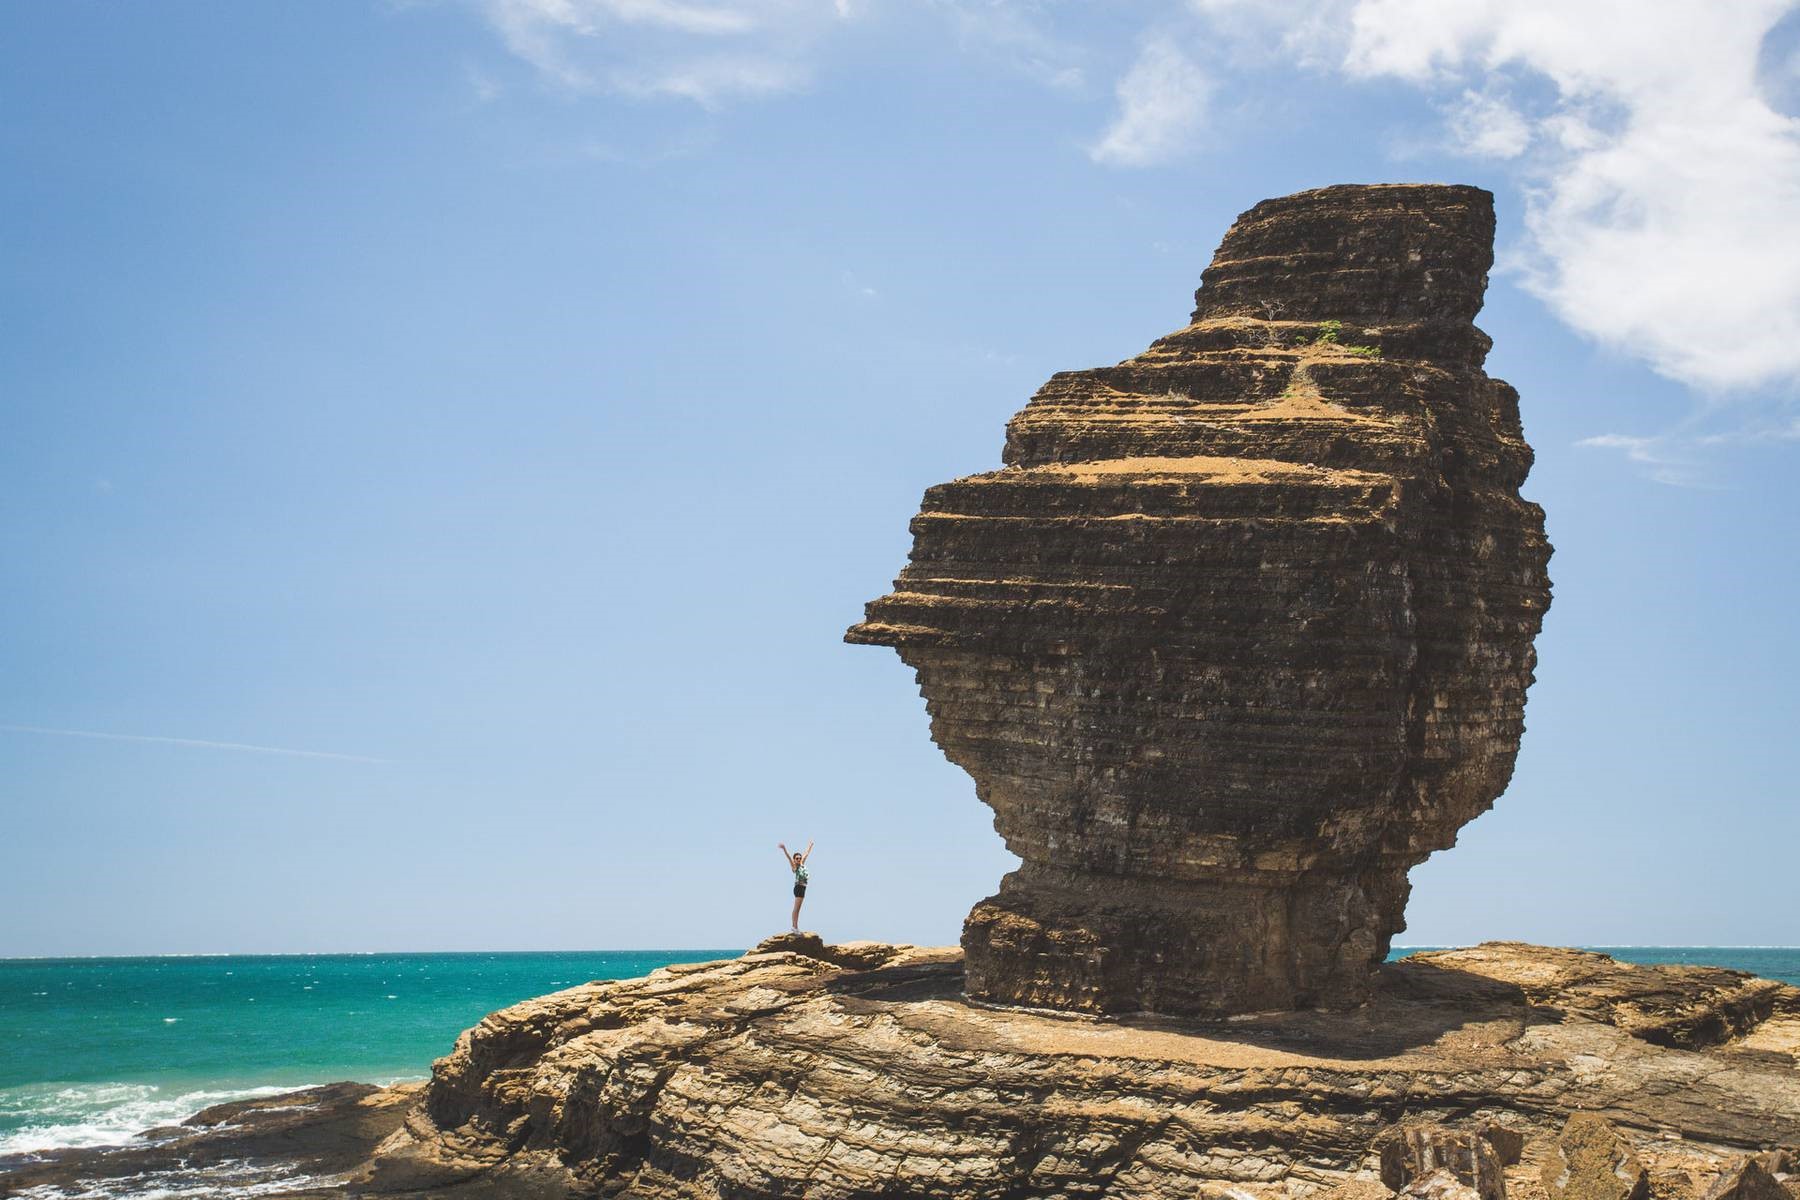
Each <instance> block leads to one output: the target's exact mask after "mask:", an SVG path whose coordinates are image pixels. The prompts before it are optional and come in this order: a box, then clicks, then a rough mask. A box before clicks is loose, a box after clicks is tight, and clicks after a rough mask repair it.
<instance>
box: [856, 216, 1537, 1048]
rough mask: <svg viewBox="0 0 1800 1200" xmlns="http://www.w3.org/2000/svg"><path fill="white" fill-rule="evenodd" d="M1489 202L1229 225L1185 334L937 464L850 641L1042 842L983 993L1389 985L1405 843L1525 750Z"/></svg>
mask: <svg viewBox="0 0 1800 1200" xmlns="http://www.w3.org/2000/svg"><path fill="white" fill-rule="evenodd" d="M1493 230H1494V216H1493V206H1492V197H1491V196H1489V195H1488V193H1486V192H1484V191H1481V190H1479V189H1476V188H1470V187H1449V186H1435V185H1433V186H1425V185H1404V186H1399V185H1396V186H1366V187H1365V186H1346V187H1332V188H1324V189H1320V190H1317V191H1311V192H1303V193H1300V194H1298V195H1295V196H1289V197H1285V198H1283V199H1279V200H1270V201H1266V202H1264V203H1262V204H1259V205H1257V206H1256V207H1255V208H1253V209H1251V210H1250V211H1249V212H1248V213H1245V214H1244V215H1243V216H1242V217H1240V218H1239V219H1238V221H1237V222H1236V224H1234V225H1233V226H1232V228H1231V230H1230V232H1229V233H1228V234H1227V235H1226V237H1225V240H1224V242H1223V243H1222V245H1221V246H1220V248H1219V252H1218V254H1217V256H1216V257H1215V258H1214V260H1213V263H1212V265H1211V266H1210V267H1209V268H1208V269H1207V270H1206V272H1205V273H1204V275H1203V276H1202V286H1201V288H1200V290H1199V292H1198V293H1197V294H1196V301H1197V308H1196V309H1195V312H1194V314H1193V319H1192V322H1191V323H1190V324H1189V325H1188V326H1187V327H1186V328H1184V329H1182V330H1179V331H1178V332H1176V333H1173V334H1170V335H1169V336H1167V337H1164V338H1162V339H1160V340H1158V341H1157V342H1156V343H1155V344H1153V345H1152V346H1151V347H1150V349H1149V350H1147V351H1146V352H1145V353H1143V354H1141V355H1139V356H1138V357H1136V358H1133V359H1130V360H1128V361H1126V362H1123V363H1120V364H1119V365H1117V366H1114V367H1103V368H1096V369H1092V370H1086V371H1074V372H1066V373H1062V374H1058V375H1056V376H1055V377H1054V378H1052V379H1051V380H1050V382H1049V383H1047V384H1045V385H1044V387H1043V388H1041V389H1040V390H1039V391H1038V393H1037V395H1036V396H1034V397H1033V398H1032V400H1031V402H1030V403H1029V404H1028V405H1027V406H1026V407H1025V409H1024V410H1023V411H1022V412H1020V413H1019V414H1018V415H1017V416H1015V417H1014V418H1013V420H1012V422H1011V423H1010V425H1009V426H1008V430H1007V439H1006V451H1005V463H1006V466H1005V469H1003V470H999V471H994V472H990V473H988V474H982V475H974V476H970V477H968V478H965V479H959V480H956V481H954V482H951V483H946V484H941V485H939V486H937V487H933V488H931V489H930V490H928V491H927V492H926V495H925V500H924V505H923V508H922V510H921V512H920V513H919V515H918V516H917V517H916V518H914V520H913V524H912V531H913V535H914V544H913V550H912V555H911V559H910V561H909V563H908V565H907V566H906V567H905V569H904V570H903V571H902V572H901V575H900V577H899V579H898V580H897V581H896V583H895V589H894V591H893V592H892V593H891V594H890V595H887V596H884V597H882V598H881V599H879V600H876V601H874V602H872V603H871V604H869V606H868V611H867V614H866V619H865V620H864V621H862V622H861V623H860V624H858V625H856V626H854V627H853V628H852V629H851V630H850V631H849V633H848V635H847V637H848V640H849V641H852V642H858V643H866V644H875V645H885V646H892V647H894V648H895V649H897V650H898V651H899V653H900V656H901V657H902V659H904V660H905V662H906V663H907V664H908V665H909V666H911V667H913V668H914V669H915V670H916V671H917V673H918V679H919V685H920V689H921V691H922V692H923V693H924V696H925V699H926V704H927V708H928V710H929V712H930V715H931V729H932V737H933V739H934V740H935V741H936V742H937V744H938V745H939V746H940V747H942V748H943V751H944V753H945V755H946V756H947V757H949V759H950V760H951V761H952V762H954V763H956V764H957V765H959V766H961V767H963V768H964V769H965V770H966V771H968V773H969V774H970V776H972V777H973V779H974V781H975V785H976V794H977V795H978V796H979V797H980V798H981V799H982V800H983V801H984V802H986V803H987V804H988V805H989V806H990V807H991V808H992V809H993V810H994V824H995V827H996V829H998V830H999V832H1000V834H1001V836H1002V837H1003V838H1004V839H1005V841H1006V844H1007V846H1008V848H1009V849H1011V850H1012V851H1013V853H1015V854H1017V855H1018V856H1019V858H1020V859H1021V866H1020V867H1019V869H1018V870H1017V871H1015V872H1013V873H1012V874H1010V875H1008V876H1007V877H1006V879H1005V880H1003V881H1002V883H1001V887H1000V891H999V893H998V894H997V895H995V896H992V897H989V898H988V899H987V900H984V901H982V902H981V903H980V904H978V905H977V906H976V907H975V909H974V911H973V912H971V913H970V915H969V918H968V920H967V922H966V924H965V926H964V930H963V949H964V952H965V954H966V956H967V972H968V988H969V992H970V994H971V995H973V996H976V997H980V998H985V999H989V1000H994V1001H1000V1002H1005V1003H1013V1004H1021V1005H1029V1006H1035V1007H1047V1008H1064V1009H1074V1010H1084V1011H1093V1012H1130V1011H1153V1012H1167V1013H1190V1014H1207V1013H1212V1014H1219V1013H1231V1012H1244V1011H1256V1010H1263V1009H1270V1008H1283V1007H1306V1006H1311V1005H1323V1006H1342V1005H1348V1004H1354V1003H1357V1002H1359V1001H1360V1000H1362V999H1363V998H1364V996H1366V994H1367V990H1368V986H1369V978H1370V970H1371V968H1372V966H1373V965H1374V964H1375V963H1377V962H1379V961H1380V960H1381V959H1382V957H1383V956H1384V955H1385V954H1386V952H1387V949H1388V946H1389V943H1390V940H1391V938H1392V937H1393V935H1394V934H1395V933H1396V932H1398V931H1399V930H1401V929H1403V928H1404V927H1405V922H1404V915H1403V914H1404V909H1405V904H1406V897H1407V892H1408V883H1407V872H1408V870H1409V869H1410V868H1411V867H1413V866H1415V865H1416V864H1418V863H1419V862H1421V861H1422V860H1424V859H1425V858H1426V857H1427V856H1428V855H1430V854H1431V853H1432V852H1433V851H1436V850H1441V849H1444V848H1446V847H1448V846H1450V845H1452V844H1454V842H1455V839H1456V833H1457V830H1458V829H1460V828H1461V827H1462V826H1463V825H1464V824H1466V823H1467V822H1469V821H1470V820H1472V819H1473V818H1475V817H1476V816H1478V815H1479V814H1481V813H1482V812H1484V811H1486V809H1487V808H1489V807H1490V806H1491V805H1492V804H1493V802H1494V800H1495V798H1496V797H1497V796H1499V794H1500V793H1501V792H1502V791H1503V790H1504V789H1505V787H1506V784H1507V782H1508V780H1509V779H1510V777H1511V774H1512V768H1513V761H1514V758H1515V756H1516V754H1517V752H1518V746H1519V738H1520V734H1521V733H1522V731H1523V727H1524V725H1523V712H1524V703H1525V692H1526V688H1527V686H1528V685H1529V684H1530V682H1531V679H1532V667H1533V665H1534V663H1535V658H1534V653H1533V649H1532V641H1533V638H1534V637H1535V636H1536V634H1537V632H1538V629H1539V627H1540V625H1541V624H1542V621H1543V616H1544V612H1545V609H1546V608H1547V607H1548V605H1549V599H1550V593H1549V581H1548V577H1547V575H1546V572H1545V566H1546V563H1547V561H1548V558H1549V553H1550V548H1549V545H1548V543H1547V542H1546V540H1545V538H1544V532H1543V514H1542V511H1541V510H1540V509H1539V508H1538V507H1537V506H1536V505H1534V504H1531V503H1529V502H1527V501H1525V500H1522V499H1521V498H1520V496H1519V487H1520V484H1521V483H1522V482H1523V481H1524V479H1525V476H1526V472H1527V470H1528V469H1529V467H1530V463H1531V451H1530V449H1529V447H1528V446H1527V445H1526V444H1525V441H1524V438H1523V435H1522V433H1521V430H1520V426H1519V411H1518V397H1517V395H1516V393H1515V392H1514V391H1513V390H1512V388H1510V387H1508V386H1507V385H1506V384H1505V383H1502V382H1500V381H1498V380H1493V379H1489V378H1488V377H1487V375H1486V374H1484V373H1483V371H1482V369H1481V366H1482V361H1483V359H1484V357H1485V355H1486V352H1487V349H1488V346H1489V344H1490V343H1489V341H1488V339H1487V337H1486V336H1485V335H1483V334H1482V333H1481V332H1480V331H1479V330H1478V329H1476V328H1475V327H1474V325H1473V324H1472V323H1471V322H1472V320H1473V318H1474V316H1475V313H1476V311H1477V310H1478V309H1479V308H1480V306H1481V298H1482V293H1483V291H1484V289H1485V287H1486V283H1487V270H1488V267H1489V265H1490V264H1491V262H1492V244H1493Z"/></svg>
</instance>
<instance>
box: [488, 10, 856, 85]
mask: <svg viewBox="0 0 1800 1200" xmlns="http://www.w3.org/2000/svg"><path fill="white" fill-rule="evenodd" d="M483 7H484V10H485V11H486V13H487V15H488V19H489V21H490V22H491V23H492V24H493V26H494V28H495V29H496V30H497V31H498V32H499V33H500V36H501V38H502V39H503V40H504V42H505V43H506V46H507V48H508V49H509V50H511V51H512V52H513V53H514V54H516V55H518V56H519V57H520V58H522V59H524V60H525V61H526V62H528V63H530V64H531V65H532V66H534V67H536V68H537V69H538V70H539V71H540V72H542V73H543V74H544V75H545V76H546V77H548V78H550V79H552V80H554V81H555V82H556V83H558V84H560V85H562V86H564V87H567V88H570V89H572V90H575V91H586V92H617V93H621V94H625V95H632V96H670V97H680V98H683V99H687V100H692V101H694V102H696V103H698V104H702V105H707V106H712V105H716V104H719V103H722V102H724V101H726V100H730V99H735V98H739V97H746V96H763V95H769V94H772V93H777V92H786V91H792V90H794V89H796V88H799V87H801V86H803V85H804V84H805V83H806V82H807V80H808V79H809V78H810V74H811V70H810V53H811V47H812V44H813V43H814V42H815V41H816V40H817V39H818V38H819V37H820V36H821V35H822V34H823V33H824V32H825V31H826V30H827V29H829V28H830V27H831V26H834V25H837V24H841V23H842V22H844V21H846V20H848V19H851V18H852V16H853V15H854V14H853V10H852V8H851V6H850V5H849V4H848V3H847V2H845V0H835V2H833V0H716V2H714V3H687V2H684V0H483Z"/></svg>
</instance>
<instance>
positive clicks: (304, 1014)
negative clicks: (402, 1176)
mask: <svg viewBox="0 0 1800 1200" xmlns="http://www.w3.org/2000/svg"><path fill="white" fill-rule="evenodd" d="M739 953H742V952H741V951H738V950H597V951H587V952H584V953H560V952H559V953H545V954H526V953H516V954H515V953H508V954H296V955H220V956H215V957H186V958H40V959H0V1163H3V1162H4V1160H5V1159H7V1158H8V1157H10V1156H13V1155H18V1154H22V1153H30V1152H31V1151H35V1150H44V1149H50V1148H52V1147H56V1146H103V1145H112V1144H116V1143H119V1142H123V1141H127V1140H129V1139H130V1137H131V1136H132V1135H133V1134H135V1133H137V1132H139V1131H141V1130H144V1129H148V1128H150V1127H152V1126H155V1125H170V1124H176V1123H178V1122H180V1121H182V1120H185V1119H186V1118H187V1117H190V1116H192V1115H193V1114H194V1113H196V1112H198V1111H200V1110H201V1109H202V1108H205V1107H207V1106H208V1105H212V1104H220V1103H223V1102H225V1101H227V1100H238V1099H245V1098H248V1097H250V1096H257V1095H268V1094H271V1093H274V1092H283V1091H288V1090H291V1089H293V1088H297V1087H305V1086H307V1085H308V1084H315V1083H329V1082H332V1081H334V1080H339V1079H355V1080H362V1081H365V1082H369V1083H390V1082H393V1081H395V1080H399V1079H419V1078H423V1077H425V1076H426V1075H428V1074H430V1073H431V1062H432V1060H433V1059H435V1058H439V1057H441V1056H443V1055H445V1054H448V1053H449V1052H450V1048H451V1046H452V1045H454V1044H455V1042H456V1035H457V1034H459V1033H461V1032H462V1031H463V1030H464V1029H466V1028H468V1027H469V1026H471V1025H473V1024H475V1022H477V1021H479V1020H481V1018H482V1017H483V1016H485V1015H487V1014H488V1013H490V1012H493V1011H494V1010H495V1009H497V1008H504V1007H506V1006H507V1005H509V1004H513V1003H516V1002H518V1001H520V1000H524V999H527V998H529V997H532V996H541V995H543V994H544V993H546V992H554V991H560V990H561V989H563V988H566V987H574V986H575V985H576V984H579V983H586V982H588V981H589V980H594V979H629V978H631V977H633V976H637V975H644V974H647V973H649V972H650V971H653V970H655V969H656V968H658V967H662V966H667V965H668V964H670V963H677V962H696V961H704V960H706V959H713V958H729V957H734V956H736V955H737V954H739ZM0 1169H3V1168H0Z"/></svg>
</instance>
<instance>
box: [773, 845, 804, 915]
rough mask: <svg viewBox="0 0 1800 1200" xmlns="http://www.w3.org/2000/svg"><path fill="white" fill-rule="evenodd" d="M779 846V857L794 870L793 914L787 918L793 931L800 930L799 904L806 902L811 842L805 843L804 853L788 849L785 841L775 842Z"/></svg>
mask: <svg viewBox="0 0 1800 1200" xmlns="http://www.w3.org/2000/svg"><path fill="white" fill-rule="evenodd" d="M775 844H776V845H777V846H780V847H781V859H782V861H783V862H785V863H787V865H788V866H789V867H791V868H793V871H794V915H793V916H792V917H791V918H789V924H791V925H792V927H793V930H794V932H795V933H799V932H800V906H801V905H802V904H804V903H806V860H807V859H809V858H811V857H812V848H813V844H812V843H811V842H808V843H806V853H805V854H801V853H800V852H799V851H790V850H789V849H788V848H787V843H786V842H776V843H775Z"/></svg>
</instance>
